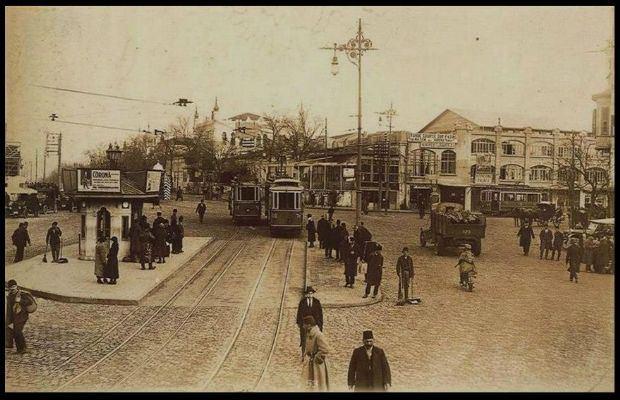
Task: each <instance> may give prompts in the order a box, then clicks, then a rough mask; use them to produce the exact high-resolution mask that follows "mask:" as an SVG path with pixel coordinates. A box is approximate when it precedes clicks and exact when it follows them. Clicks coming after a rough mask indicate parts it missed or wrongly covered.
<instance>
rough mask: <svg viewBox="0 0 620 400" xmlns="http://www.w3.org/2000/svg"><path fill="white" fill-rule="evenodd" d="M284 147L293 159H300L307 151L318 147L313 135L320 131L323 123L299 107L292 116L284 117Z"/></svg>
mask: <svg viewBox="0 0 620 400" xmlns="http://www.w3.org/2000/svg"><path fill="white" fill-rule="evenodd" d="M284 126H285V129H286V135H285V136H284V138H283V140H284V148H285V149H286V151H287V153H288V154H289V155H290V156H291V157H292V158H293V160H295V161H299V160H302V159H303V158H304V157H305V156H307V155H308V154H309V153H311V152H313V151H315V150H317V149H318V147H319V146H318V144H317V142H316V140H315V136H316V134H317V133H318V132H321V130H322V129H323V125H322V124H321V122H320V120H318V119H311V118H310V114H309V112H308V111H306V110H304V109H303V107H300V108H299V111H298V112H297V115H296V116H295V117H293V118H285V119H284Z"/></svg>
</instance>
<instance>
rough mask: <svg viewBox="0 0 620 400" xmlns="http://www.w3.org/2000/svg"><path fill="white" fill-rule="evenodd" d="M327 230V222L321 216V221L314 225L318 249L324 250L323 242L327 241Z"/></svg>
mask: <svg viewBox="0 0 620 400" xmlns="http://www.w3.org/2000/svg"><path fill="white" fill-rule="evenodd" d="M328 229H329V222H327V220H326V219H325V215H321V219H319V220H318V222H317V223H316V231H317V234H318V235H319V248H321V249H324V248H325V240H326V239H327V230H328Z"/></svg>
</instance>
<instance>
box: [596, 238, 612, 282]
mask: <svg viewBox="0 0 620 400" xmlns="http://www.w3.org/2000/svg"><path fill="white" fill-rule="evenodd" d="M610 256H611V243H610V242H609V240H608V239H607V236H603V237H602V238H601V240H600V241H599V242H598V246H597V247H596V248H595V249H594V272H596V273H597V274H602V273H604V272H605V270H606V269H607V267H608V266H609V259H610V258H611V257H610Z"/></svg>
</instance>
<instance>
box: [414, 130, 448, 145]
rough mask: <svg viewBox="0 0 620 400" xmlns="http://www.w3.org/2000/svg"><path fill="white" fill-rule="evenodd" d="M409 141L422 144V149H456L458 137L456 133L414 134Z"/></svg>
mask: <svg viewBox="0 0 620 400" xmlns="http://www.w3.org/2000/svg"><path fill="white" fill-rule="evenodd" d="M409 140H410V141H412V142H416V143H420V147H423V148H432V149H453V148H455V147H456V135H455V134H454V133H434V132H432V133H428V132H423V133H419V132H418V133H412V134H410V135H409Z"/></svg>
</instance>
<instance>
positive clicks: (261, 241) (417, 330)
mask: <svg viewBox="0 0 620 400" xmlns="http://www.w3.org/2000/svg"><path fill="white" fill-rule="evenodd" d="M195 206H196V202H195V201H194V200H190V199H187V200H186V201H183V202H162V211H163V213H164V216H165V217H168V216H169V214H170V212H171V210H172V208H177V209H178V210H179V214H180V215H184V216H185V218H186V221H185V227H186V228H185V229H186V231H185V234H186V236H212V237H214V238H215V239H228V238H230V237H231V235H233V233H234V232H235V230H236V229H237V227H235V226H234V225H233V224H232V221H231V218H230V216H229V214H228V209H227V204H226V203H225V202H215V201H209V202H207V207H208V211H207V217H206V222H205V224H203V225H200V224H199V223H198V218H197V216H196V214H195V213H194V209H195ZM156 211H157V208H155V209H150V206H147V207H145V212H146V213H147V215H148V217H149V220H152V218H153V216H154V215H155V212H156ZM307 212H310V213H312V214H313V215H314V216H315V220H318V218H319V216H320V214H321V213H322V212H323V210H318V209H311V210H307ZM72 217H76V218H77V214H66V215H65V214H59V215H58V218H56V217H53V218H56V219H57V220H58V221H60V222H61V227H62V228H63V231H65V232H66V233H67V235H69V234H70V231H71V229H72V228H71V224H72V223H71V221H72V220H71V218H72ZM334 217H335V218H339V219H341V220H344V221H345V222H346V223H347V225H348V227H349V228H351V227H352V226H353V224H354V212H352V211H341V210H337V211H336V213H335V215H334ZM48 219H49V216H46V217H44V218H39V219H38V220H36V223H33V222H31V227H30V231H31V237H32V238H33V245H34V244H35V238H34V237H33V236H34V232H37V233H36V235H39V234H41V233H40V232H44V231H43V230H42V229H43V228H40V227H38V225H45V227H44V229H47V226H48V222H51V221H47V220H48ZM13 221H14V220H6V222H7V223H9V226H7V227H6V229H5V231H6V232H9V230H10V231H11V232H12V229H14V228H13V227H12V225H11V223H12V222H13ZM15 221H17V220H15ZM20 221H21V220H20ZM30 221H35V220H30ZM363 221H364V223H365V226H366V227H368V228H369V230H370V231H371V232H372V234H373V240H377V241H379V242H380V243H381V244H382V245H383V248H384V251H383V255H384V257H385V270H384V273H383V282H382V285H381V291H382V294H383V300H382V301H381V302H379V303H376V304H372V305H364V306H357V307H339V308H331V307H330V308H327V307H326V308H325V309H324V321H325V323H324V333H325V335H326V337H327V340H328V342H329V344H330V346H331V349H330V350H331V351H330V354H329V355H328V357H327V363H328V364H327V365H328V369H329V377H330V385H331V390H335V391H345V390H347V387H346V377H347V368H348V363H349V359H350V356H351V353H352V351H353V349H354V348H355V347H358V346H360V345H361V342H362V340H361V338H362V331H364V330H366V329H372V330H373V332H374V336H375V342H376V345H377V346H379V347H382V348H383V349H384V350H385V352H386V355H387V357H388V360H389V362H390V367H391V370H392V384H393V386H392V389H391V390H392V391H489V390H494V391H612V390H613V382H614V375H615V374H614V369H613V365H614V361H615V360H614V320H613V318H614V298H613V284H614V276H613V275H598V274H592V273H585V272H582V273H581V274H580V279H579V283H578V284H575V283H571V282H569V280H568V272H566V267H565V265H564V262H563V258H561V260H560V261H551V260H547V261H546V260H539V259H538V247H537V240H538V231H539V228H535V229H534V230H535V234H536V235H537V236H536V239H535V240H534V242H533V246H532V249H531V251H530V255H529V256H523V255H522V252H521V249H520V248H519V247H518V240H517V238H516V231H517V228H515V227H514V226H513V221H512V219H508V218H505V219H500V218H488V219H487V230H486V239H485V240H484V241H483V247H482V254H481V255H480V257H478V258H477V261H476V265H477V269H478V279H477V282H476V287H475V289H474V291H473V292H472V293H469V292H465V291H462V290H461V289H460V288H459V286H458V271H457V270H456V269H455V268H454V265H455V263H456V255H455V254H450V255H446V256H441V257H440V256H436V255H435V254H434V248H432V247H430V248H421V247H420V246H419V239H418V238H419V231H420V227H426V226H427V225H428V223H429V222H428V217H427V218H425V219H424V220H420V219H419V217H418V216H417V214H412V213H390V214H388V215H384V214H383V213H371V214H370V215H367V216H364V217H363ZM14 225H16V224H14ZM63 225H65V226H63ZM74 226H77V224H75V225H74ZM242 231H243V232H244V233H243V235H244V236H243V237H242V238H240V239H239V238H238V239H236V240H234V241H233V242H231V244H230V246H231V247H230V248H229V249H228V250H227V252H226V254H228V256H225V255H222V256H221V257H220V259H218V260H219V261H218V260H216V261H215V264H213V265H212V266H209V267H207V268H206V269H205V275H204V276H202V277H200V280H197V281H196V283H195V284H194V285H193V286H192V287H190V288H189V289H188V291H187V292H185V294H184V295H183V296H181V297H180V298H179V299H180V301H179V302H175V306H174V307H173V308H170V309H169V310H168V311H166V312H165V314H163V315H162V316H159V317H158V319H156V320H154V321H153V322H154V323H153V324H151V325H149V328H148V329H146V330H145V331H144V332H142V333H140V334H139V336H138V337H140V338H141V339H140V342H139V343H137V344H134V345H133V346H132V347H131V349H129V348H128V349H127V350H126V351H123V352H119V353H116V354H115V355H114V357H110V358H109V359H108V360H106V361H105V362H104V363H102V364H101V365H102V366H103V367H105V369H97V370H93V371H91V372H89V373H88V374H86V375H85V376H84V377H83V378H88V379H84V380H80V381H79V382H82V383H81V384H80V385H78V383H79V382H76V384H75V387H72V390H73V389H77V390H86V391H96V390H115V391H117V390H148V391H151V390H153V391H157V390H203V387H204V385H205V384H206V383H207V380H208V378H209V377H210V375H211V374H212V373H214V368H215V364H217V362H219V360H220V359H221V357H223V356H224V352H225V351H226V350H227V348H228V347H229V346H232V344H231V342H230V338H231V337H232V336H233V335H234V334H235V330H236V329H237V326H238V325H239V323H240V316H241V315H242V314H243V310H244V307H245V306H246V302H248V300H249V299H250V294H251V292H252V289H253V285H254V282H256V279H257V277H258V276H259V269H260V268H261V265H262V261H263V260H265V259H266V257H268V253H269V249H270V246H271V243H272V240H271V238H270V237H269V231H268V228H267V227H266V226H260V227H243V228H242ZM254 235H255V236H254ZM304 239H305V232H304V233H303V234H302V236H300V238H299V239H298V240H297V241H295V243H294V245H293V247H292V248H291V249H292V255H291V265H292V268H293V267H294V268H293V269H292V270H291V271H290V276H289V278H288V280H289V282H288V290H287V293H286V296H284V298H285V302H284V304H285V306H286V307H285V308H284V311H283V314H282V325H281V327H280V332H279V334H278V336H277V340H276V342H275V351H274V353H273V356H272V358H271V360H270V362H269V364H268V365H267V370H266V372H265V376H264V379H263V381H262V382H261V383H260V385H259V386H258V387H257V390H267V391H297V390H301V389H302V386H300V379H299V373H300V369H301V363H300V353H299V347H298V345H299V331H298V329H297V326H296V324H295V317H296V303H297V301H298V299H299V293H300V289H301V287H302V286H303V274H302V273H301V271H300V270H301V268H302V263H303V240H304ZM36 241H37V242H43V239H42V238H37V239H36ZM289 242H290V241H289V239H285V238H283V239H278V240H277V241H276V242H275V243H277V245H276V246H275V250H274V259H273V260H274V261H273V262H270V263H268V264H267V267H266V269H265V277H264V279H263V280H262V281H260V284H258V285H257V286H256V300H255V301H252V302H251V303H250V305H249V309H248V310H249V311H248V316H247V319H246V320H245V322H244V328H243V329H242V330H241V331H240V332H239V341H238V342H237V343H236V344H235V346H233V347H231V355H230V358H229V359H228V362H229V363H233V364H232V365H233V366H234V372H235V373H234V374H233V373H228V370H227V368H228V369H230V366H228V365H227V364H223V368H222V374H220V375H219V376H218V377H216V378H215V379H213V380H212V381H211V383H210V385H209V386H208V387H207V389H208V390H214V391H220V390H245V389H246V384H245V383H244V382H241V384H240V381H243V380H244V379H246V378H247V379H248V381H249V380H252V381H254V380H255V379H256V376H257V375H256V374H257V370H260V368H262V365H263V364H264V363H265V362H266V358H267V354H268V351H269V347H270V345H271V338H272V335H273V334H274V332H273V331H274V327H275V324H276V321H277V317H278V314H277V311H278V307H279V299H280V293H281V291H282V289H283V287H284V276H285V264H286V262H285V256H286V254H288V250H287V249H288V246H289V245H288V243H289ZM9 243H10V242H7V243H5V246H8V244H9ZM243 244H246V245H247V247H241V246H242V245H243ZM403 246H408V247H409V248H410V250H411V254H412V257H413V260H414V266H415V271H416V275H415V280H414V286H413V293H414V297H420V298H421V299H422V303H421V304H418V305H408V306H405V307H396V306H395V303H396V301H397V285H398V280H397V277H396V274H395V264H396V259H397V257H398V256H399V255H400V251H401V249H402V247H403ZM237 248H239V249H242V248H243V249H244V250H243V252H242V253H241V254H240V255H239V258H236V259H233V258H231V255H232V254H233V253H234V252H235V249H237ZM5 249H6V250H5V256H6V255H7V253H8V252H10V251H11V250H12V249H11V248H9V247H5ZM208 249H209V248H208ZM208 249H207V250H205V252H204V253H203V254H201V255H199V256H198V257H199V258H197V259H196V260H197V261H196V262H194V264H198V261H200V259H201V258H206V257H208V256H209V250H208ZM321 251H322V250H321V249H319V248H318V246H317V247H316V248H311V249H308V259H309V260H312V264H311V265H310V266H309V268H310V272H311V273H310V274H309V275H310V277H311V279H312V280H311V284H312V285H313V286H314V287H315V288H316V289H317V293H316V297H317V298H318V299H320V300H323V299H322V297H321V293H322V292H327V291H330V293H337V292H338V291H342V292H343V293H346V295H343V296H345V297H347V298H349V297H350V298H359V299H360V300H361V296H362V294H363V290H364V285H363V283H362V281H363V278H362V279H360V277H359V276H358V279H357V282H356V285H355V289H353V290H351V289H347V288H343V287H342V286H343V285H344V276H343V275H342V270H343V267H342V265H341V264H337V263H335V262H333V261H330V262H328V261H326V260H324V259H323V257H321V256H320V255H319V256H318V257H317V254H316V253H319V252H321ZM223 254H224V253H223ZM200 257H201V258H200ZM225 260H232V261H233V262H232V267H231V269H230V272H226V273H223V275H222V276H221V284H220V285H219V286H216V287H215V289H214V290H213V293H212V294H209V295H208V296H207V297H205V299H204V301H202V303H201V304H200V305H199V307H197V308H196V309H195V311H194V312H193V314H191V312H192V303H193V302H194V301H195V300H196V297H197V296H198V294H199V293H200V292H201V290H204V288H205V287H208V285H210V284H211V279H212V277H213V276H217V273H218V272H217V271H218V269H216V265H220V264H221V265H224V261H225ZM276 261H277V262H276ZM218 263H219V264H218ZM190 264H192V263H190ZM192 268H194V267H193V266H192V265H188V267H187V270H188V271H189V270H191V271H193V270H192ZM217 268H219V266H218V267H217ZM223 271H224V270H223ZM321 271H324V272H321ZM319 272H320V273H319ZM177 274H179V276H180V277H179V278H175V277H173V278H172V279H171V280H170V281H169V282H168V283H167V285H165V286H164V287H162V288H161V290H160V292H159V293H155V294H154V295H153V296H149V297H147V299H145V302H144V304H141V305H140V306H138V307H134V306H111V305H90V304H66V303H59V302H54V301H48V300H44V299H41V300H39V309H38V311H37V312H36V313H34V314H32V315H31V317H30V320H29V322H28V323H27V325H26V328H25V335H26V339H27V341H28V345H29V351H30V352H29V353H28V354H25V355H17V354H16V353H15V350H14V349H7V350H5V356H6V361H5V371H6V372H5V385H6V389H7V390H8V391H40V390H43V391H51V390H55V389H57V388H59V385H62V384H63V383H65V382H67V380H68V379H71V377H73V376H75V374H76V373H78V372H80V371H83V370H84V369H85V368H86V367H87V366H88V365H91V364H92V363H93V362H94V361H96V359H97V358H98V357H99V358H100V357H103V356H104V355H105V354H106V353H107V352H108V351H109V349H110V348H113V347H114V346H116V345H117V344H118V343H119V342H121V341H122V340H124V339H125V337H126V336H127V334H128V333H129V332H133V331H134V330H135V327H137V326H138V325H139V324H141V323H142V321H144V319H145V318H148V315H150V314H151V313H152V312H153V310H155V309H157V307H158V306H160V305H161V304H162V303H163V302H164V300H163V299H165V298H166V297H167V296H168V294H169V292H170V291H174V290H175V288H176V287H175V285H178V284H180V282H181V280H182V279H181V276H184V274H188V272H187V271H185V272H184V268H183V269H181V270H180V271H179V272H178V273H177ZM278 277H281V279H278ZM207 278H208V279H207ZM183 279H185V278H183ZM120 282H121V283H122V277H121V281H120ZM330 296H331V295H330ZM130 314H131V315H130ZM190 314H191V316H190V317H189V319H188V321H187V326H186V327H185V328H184V329H182V330H181V331H179V333H178V335H177V337H176V339H175V340H172V341H170V343H169V345H167V346H166V347H165V348H164V349H163V350H162V351H161V352H155V353H153V349H156V348H157V346H158V345H160V344H161V343H164V342H165V339H166V338H167V337H168V336H169V335H170V334H171V333H172V332H173V331H174V329H175V328H176V327H178V326H179V325H180V324H181V323H182V321H183V319H184V318H185V317H187V316H188V315H190ZM126 316H128V317H127V320H125V321H123V322H122V323H121V325H120V326H121V327H122V329H121V328H119V329H116V331H115V333H114V334H112V335H109V336H106V337H103V336H102V335H104V334H106V332H107V331H108V330H109V329H110V328H111V327H112V326H113V325H114V324H115V323H116V322H119V321H122V320H123V319H124V318H125V317H126ZM162 317H163V319H162V321H166V322H161V323H157V321H159V318H162ZM97 340H101V342H100V343H98V344H97V345H96V346H97V347H96V348H97V349H99V350H98V351H99V353H97V352H96V351H94V350H93V349H92V348H91V349H89V350H88V351H85V352H84V354H81V355H79V356H76V357H75V360H70V361H68V360H69V359H70V357H72V356H73V355H74V354H75V353H76V352H78V351H82V350H81V349H84V347H85V346H87V345H89V344H91V343H93V342H96V341H97ZM140 343H141V344H140ZM129 350H131V351H129ZM244 353H247V354H245V355H247V357H243V356H244ZM145 360H146V361H148V366H146V365H145V366H143V367H144V368H143V370H142V371H141V372H139V373H137V374H135V375H133V376H131V377H129V378H127V379H126V380H123V379H124V378H123V376H124V375H123V373H124V371H126V372H127V374H128V373H129V371H130V370H132V369H133V367H134V366H137V365H140V363H142V362H145ZM74 361H75V362H74ZM254 362H255V363H256V365H254ZM24 367H28V369H29V371H31V374H29V375H26V374H22V373H20V371H22V370H23V369H24ZM231 370H232V369H231ZM242 371H248V372H247V374H246V373H243V374H242ZM120 381H123V382H122V383H120ZM247 387H253V383H248V384H247ZM62 390H65V389H62Z"/></svg>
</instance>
